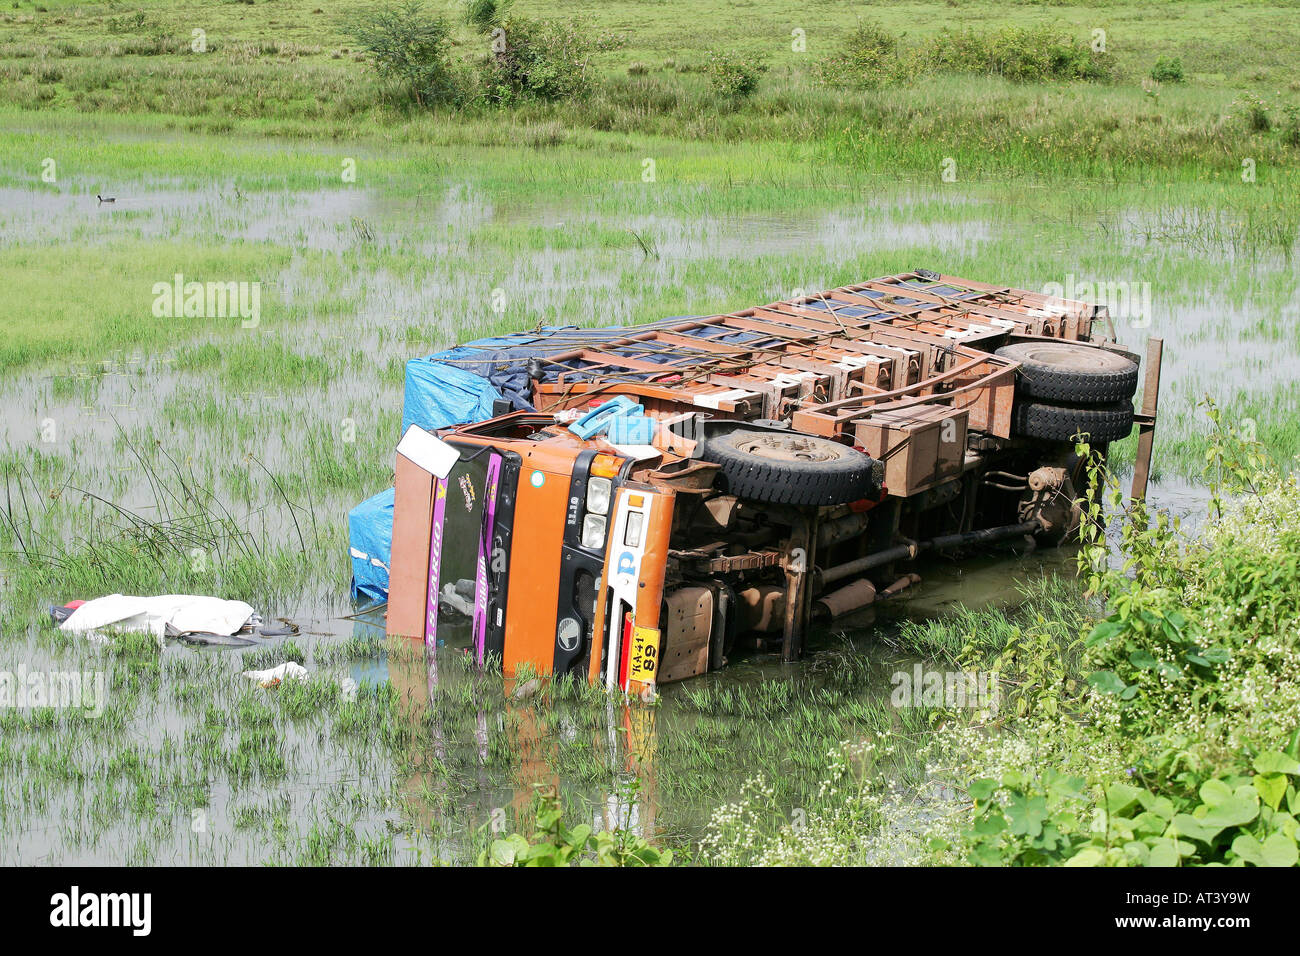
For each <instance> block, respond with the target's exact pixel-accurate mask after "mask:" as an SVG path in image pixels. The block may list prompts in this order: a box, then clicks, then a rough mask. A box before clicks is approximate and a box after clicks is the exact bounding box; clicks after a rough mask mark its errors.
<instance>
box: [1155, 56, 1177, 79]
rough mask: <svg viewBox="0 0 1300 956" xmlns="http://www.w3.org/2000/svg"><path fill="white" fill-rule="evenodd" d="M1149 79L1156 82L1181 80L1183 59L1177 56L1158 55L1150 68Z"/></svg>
mask: <svg viewBox="0 0 1300 956" xmlns="http://www.w3.org/2000/svg"><path fill="white" fill-rule="evenodd" d="M1151 79H1153V80H1155V81H1156V82H1157V83H1181V82H1183V61H1182V60H1180V59H1179V58H1178V57H1176V56H1175V57H1163V56H1162V57H1160V58H1158V59H1157V60H1156V65H1155V66H1153V67H1152V68H1151Z"/></svg>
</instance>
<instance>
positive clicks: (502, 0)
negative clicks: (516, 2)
mask: <svg viewBox="0 0 1300 956" xmlns="http://www.w3.org/2000/svg"><path fill="white" fill-rule="evenodd" d="M512 2H513V0H467V2H466V4H465V22H466V23H468V24H469V25H470V26H472V27H475V28H476V29H478V30H481V31H483V32H484V33H487V32H488V31H490V30H491V29H492V28H493V27H498V26H500V25H501V24H502V23H504V22H505V19H506V14H508V13H509V11H510V7H511V4H512Z"/></svg>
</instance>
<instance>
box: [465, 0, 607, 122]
mask: <svg viewBox="0 0 1300 956" xmlns="http://www.w3.org/2000/svg"><path fill="white" fill-rule="evenodd" d="M591 51H592V46H591V41H590V40H588V39H587V34H586V33H585V32H584V31H582V30H580V29H579V28H578V27H576V26H575V25H573V24H568V23H560V22H557V21H554V20H528V19H525V18H523V17H509V18H507V19H506V21H505V22H504V23H503V24H502V25H501V27H499V28H498V29H497V30H495V31H494V32H493V34H492V52H491V55H490V56H489V57H488V59H487V60H486V61H485V62H484V66H483V88H484V92H485V95H486V97H487V98H488V99H489V100H490V101H492V102H496V103H514V102H518V101H521V100H528V99H539V100H552V101H553V100H565V99H571V98H575V97H580V96H583V95H585V94H586V93H587V92H588V90H589V89H590V88H591V76H590V73H589V67H590V61H591Z"/></svg>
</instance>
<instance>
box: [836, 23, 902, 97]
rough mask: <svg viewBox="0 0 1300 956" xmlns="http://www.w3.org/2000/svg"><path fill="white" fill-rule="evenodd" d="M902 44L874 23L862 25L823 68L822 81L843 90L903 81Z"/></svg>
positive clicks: (867, 87) (871, 87)
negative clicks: (898, 80)
mask: <svg viewBox="0 0 1300 956" xmlns="http://www.w3.org/2000/svg"><path fill="white" fill-rule="evenodd" d="M899 50H900V41H899V38H898V37H896V36H894V35H893V34H892V33H889V32H887V31H886V30H884V29H882V28H881V27H879V26H876V25H875V24H872V23H865V24H860V25H859V26H858V27H857V28H856V29H854V30H853V32H852V33H850V34H849V35H848V37H846V38H845V40H844V42H843V43H842V44H841V45H840V48H839V50H838V51H837V52H836V53H835V54H834V55H833V56H832V57H831V58H830V59H829V60H828V61H827V62H826V63H824V64H823V65H822V70H821V72H822V78H823V79H825V80H827V81H829V82H832V83H838V84H840V85H842V86H851V87H858V88H862V89H875V88H877V87H880V86H884V85H885V84H886V83H890V82H892V81H894V80H896V79H898V78H899V76H900V73H901V69H902V61H901V60H900V57H899Z"/></svg>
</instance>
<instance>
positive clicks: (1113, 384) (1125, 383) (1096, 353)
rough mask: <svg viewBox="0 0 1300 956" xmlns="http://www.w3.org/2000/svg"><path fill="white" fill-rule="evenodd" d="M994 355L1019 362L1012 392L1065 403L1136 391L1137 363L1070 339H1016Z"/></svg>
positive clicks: (1099, 401) (1118, 397)
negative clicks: (1049, 340)
mask: <svg viewBox="0 0 1300 956" xmlns="http://www.w3.org/2000/svg"><path fill="white" fill-rule="evenodd" d="M994 354H995V355H998V356H1001V357H1002V358H1008V359H1011V360H1012V361H1015V362H1019V363H1020V372H1019V375H1018V376H1017V377H1016V391H1017V392H1019V393H1020V394H1021V395H1024V396H1026V397H1028V398H1037V399H1041V400H1042V401H1044V402H1055V403H1060V404H1069V405H1103V404H1111V403H1113V402H1122V401H1124V400H1125V399H1130V398H1132V397H1133V393H1134V392H1136V391H1137V382H1138V367H1137V363H1136V362H1133V361H1131V360H1130V359H1127V358H1125V357H1124V356H1123V355H1120V354H1119V353H1118V352H1110V351H1107V350H1106V349H1098V348H1088V347H1087V346H1085V345H1077V344H1075V343H1073V342H1020V343H1018V344H1016V345H1004V346H1003V347H1002V348H1000V349H998V350H997V351H996V352H995V353H994Z"/></svg>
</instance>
